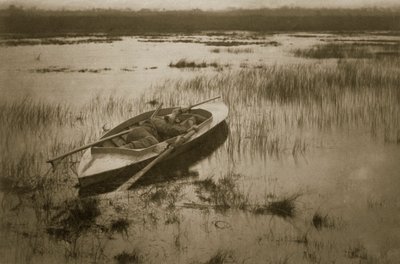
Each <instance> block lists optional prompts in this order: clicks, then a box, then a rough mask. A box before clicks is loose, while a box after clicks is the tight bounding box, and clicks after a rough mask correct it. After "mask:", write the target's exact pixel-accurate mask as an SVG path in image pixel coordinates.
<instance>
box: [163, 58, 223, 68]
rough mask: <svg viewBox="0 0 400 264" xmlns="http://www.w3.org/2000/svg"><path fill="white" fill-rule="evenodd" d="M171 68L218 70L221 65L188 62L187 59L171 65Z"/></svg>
mask: <svg viewBox="0 0 400 264" xmlns="http://www.w3.org/2000/svg"><path fill="white" fill-rule="evenodd" d="M169 67H171V68H207V67H214V68H218V67H219V64H218V63H216V62H213V63H206V62H204V61H203V62H200V63H197V62H194V61H188V60H186V59H180V60H179V61H177V62H176V63H172V62H171V63H170V64H169Z"/></svg>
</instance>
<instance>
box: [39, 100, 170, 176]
mask: <svg viewBox="0 0 400 264" xmlns="http://www.w3.org/2000/svg"><path fill="white" fill-rule="evenodd" d="M162 105H163V104H162V103H161V104H160V105H159V106H158V107H157V109H156V110H155V111H154V113H153V114H152V115H151V117H150V118H154V117H155V116H156V115H157V114H158V112H159V111H160V109H161V106H162ZM132 130H133V129H129V130H125V131H122V132H119V133H117V134H114V135H111V136H108V137H105V138H102V139H100V140H98V141H96V142H93V143H90V144H87V145H84V146H82V147H79V148H76V149H73V150H71V151H69V152H67V153H64V154H62V155H60V156H57V157H54V158H52V159H49V160H47V161H46V162H47V163H50V164H51V166H52V167H53V168H54V162H55V161H56V160H60V159H63V158H65V157H67V156H69V155H71V154H74V153H76V152H79V151H81V150H84V149H87V148H90V147H93V146H95V145H97V144H100V143H102V142H104V141H107V140H110V139H113V138H116V137H119V136H122V135H125V134H127V133H129V132H131V131H132Z"/></svg>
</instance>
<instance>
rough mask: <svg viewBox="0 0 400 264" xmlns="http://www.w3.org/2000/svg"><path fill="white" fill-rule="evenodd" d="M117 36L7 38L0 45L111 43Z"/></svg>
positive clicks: (116, 39)
mask: <svg viewBox="0 0 400 264" xmlns="http://www.w3.org/2000/svg"><path fill="white" fill-rule="evenodd" d="M121 40H122V38H119V37H113V36H109V37H98V38H87V37H85V38H81V39H73V38H72V39H64V38H37V39H33V38H31V39H8V40H5V41H1V42H0V46H13V47H15V46H35V45H77V44H88V43H113V42H115V41H121Z"/></svg>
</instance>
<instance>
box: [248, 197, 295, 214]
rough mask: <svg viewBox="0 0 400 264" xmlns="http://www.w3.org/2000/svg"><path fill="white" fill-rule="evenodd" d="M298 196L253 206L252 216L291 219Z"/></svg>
mask: <svg viewBox="0 0 400 264" xmlns="http://www.w3.org/2000/svg"><path fill="white" fill-rule="evenodd" d="M299 196H300V194H295V195H292V196H288V197H281V198H276V199H274V200H273V201H270V202H268V203H267V204H265V205H259V206H255V207H254V208H253V209H252V212H253V213H254V214H258V215H263V214H270V215H275V216H279V217H282V218H293V217H295V214H296V203H295V202H296V199H297V198H298V197H299Z"/></svg>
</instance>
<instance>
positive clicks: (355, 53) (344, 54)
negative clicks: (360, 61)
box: [294, 43, 400, 59]
mask: <svg viewBox="0 0 400 264" xmlns="http://www.w3.org/2000/svg"><path fill="white" fill-rule="evenodd" d="M365 44H367V45H365ZM399 52H400V50H399V45H383V44H378V45H377V44H368V43H362V45H360V44H357V43H328V44H320V45H316V46H314V47H312V48H310V49H306V50H303V49H297V50H295V51H294V54H295V55H296V56H298V57H306V58H314V59H329V58H338V59H343V58H374V57H379V56H385V55H389V56H390V55H398V54H399Z"/></svg>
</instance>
